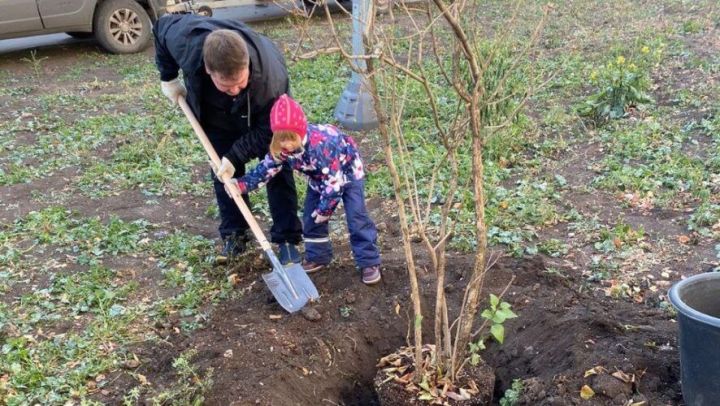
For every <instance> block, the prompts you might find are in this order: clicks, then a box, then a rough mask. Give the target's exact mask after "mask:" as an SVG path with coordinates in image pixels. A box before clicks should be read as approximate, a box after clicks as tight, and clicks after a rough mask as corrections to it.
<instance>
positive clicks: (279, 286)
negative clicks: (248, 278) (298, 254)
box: [262, 249, 320, 313]
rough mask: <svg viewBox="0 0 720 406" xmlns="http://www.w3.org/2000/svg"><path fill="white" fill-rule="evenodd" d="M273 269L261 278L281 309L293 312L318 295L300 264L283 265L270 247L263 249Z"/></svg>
mask: <svg viewBox="0 0 720 406" xmlns="http://www.w3.org/2000/svg"><path fill="white" fill-rule="evenodd" d="M265 255H266V256H267V258H268V259H269V260H270V263H271V264H272V266H273V270H272V272H270V273H266V274H264V275H263V276H262V277H263V280H264V281H265V284H266V285H267V286H268V288H269V289H270V292H271V293H272V294H273V296H274V297H275V300H277V301H278V303H280V306H282V307H283V309H285V310H287V311H288V312H290V313H294V312H296V311H298V310H300V309H302V307H303V306H305V304H306V303H307V302H308V300H315V299H317V298H319V297H320V294H319V293H318V291H317V288H316V287H315V284H313V282H312V281H311V280H310V277H309V276H308V275H307V273H306V272H305V270H304V269H303V267H302V266H301V265H300V264H290V265H288V266H287V267H284V266H283V265H281V264H280V261H278V259H277V257H276V256H275V253H273V252H272V250H271V249H267V250H265Z"/></svg>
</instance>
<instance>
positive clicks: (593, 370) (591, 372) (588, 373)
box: [583, 365, 607, 378]
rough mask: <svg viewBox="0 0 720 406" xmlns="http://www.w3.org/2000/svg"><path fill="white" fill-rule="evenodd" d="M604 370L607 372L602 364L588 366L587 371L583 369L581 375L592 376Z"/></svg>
mask: <svg viewBox="0 0 720 406" xmlns="http://www.w3.org/2000/svg"><path fill="white" fill-rule="evenodd" d="M605 372H607V370H606V369H605V368H603V367H602V366H600V365H598V366H596V367H594V368H590V369H588V370H587V371H585V375H584V376H583V378H587V377H588V376H592V375H597V374H602V373H605Z"/></svg>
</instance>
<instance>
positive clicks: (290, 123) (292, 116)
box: [270, 94, 307, 137]
mask: <svg viewBox="0 0 720 406" xmlns="http://www.w3.org/2000/svg"><path fill="white" fill-rule="evenodd" d="M270 129H271V130H272V132H274V133H275V132H278V131H289V132H293V133H295V134H297V135H299V136H300V137H303V136H305V133H306V132H307V118H305V113H304V112H303V109H302V107H300V105H299V104H298V102H296V101H295V100H293V99H292V97H290V96H288V95H287V94H284V95H282V96H280V97H279V98H278V99H277V101H275V104H273V106H272V109H271V110H270Z"/></svg>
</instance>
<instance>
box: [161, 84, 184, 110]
mask: <svg viewBox="0 0 720 406" xmlns="http://www.w3.org/2000/svg"><path fill="white" fill-rule="evenodd" d="M160 90H162V93H163V94H164V95H165V97H167V98H168V99H170V101H171V102H172V103H173V104H176V103H177V100H178V97H180V96H183V97H185V96H186V95H187V90H186V89H185V85H184V84H183V83H182V82H181V81H180V78H175V79H173V80H171V81H169V82H160Z"/></svg>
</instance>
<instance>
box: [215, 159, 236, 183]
mask: <svg viewBox="0 0 720 406" xmlns="http://www.w3.org/2000/svg"><path fill="white" fill-rule="evenodd" d="M233 175H235V166H233V164H232V162H230V160H229V159H227V158H225V157H223V159H222V161H220V167H219V168H218V169H217V172H215V176H216V177H217V178H218V180H219V181H220V182H222V183H225V182H227V180H228V179H230V178H232V177H233Z"/></svg>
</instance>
